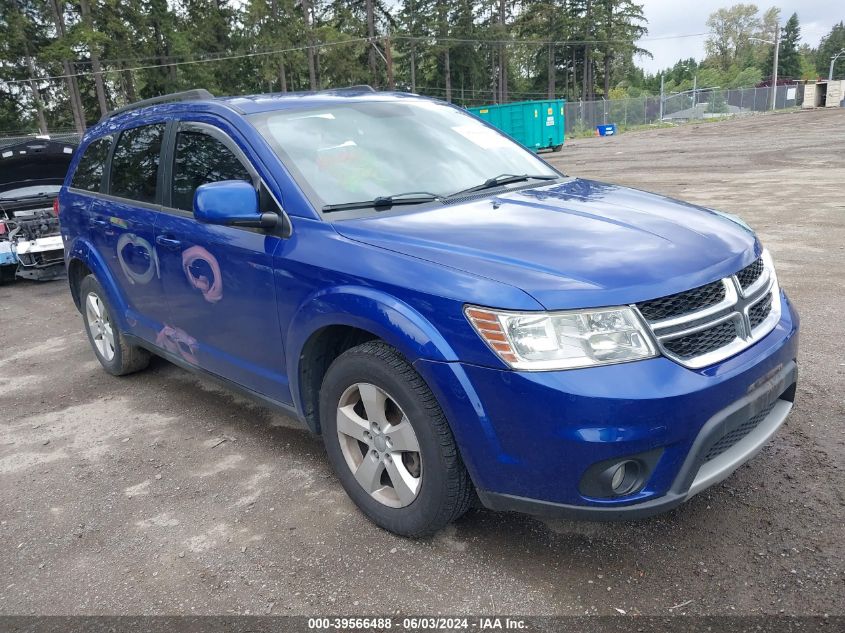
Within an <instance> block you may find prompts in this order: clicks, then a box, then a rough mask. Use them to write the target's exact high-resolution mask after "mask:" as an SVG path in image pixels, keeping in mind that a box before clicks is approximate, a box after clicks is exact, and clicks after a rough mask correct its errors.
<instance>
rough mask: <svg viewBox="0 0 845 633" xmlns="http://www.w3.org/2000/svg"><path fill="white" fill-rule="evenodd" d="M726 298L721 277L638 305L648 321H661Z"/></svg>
mask: <svg viewBox="0 0 845 633" xmlns="http://www.w3.org/2000/svg"><path fill="white" fill-rule="evenodd" d="M724 299H725V284H724V283H722V280H721V279H720V280H719V281H714V282H713V283H709V284H705V285H703V286H699V287H698V288H693V289H692V290H685V291H684V292H679V293H677V294H674V295H669V296H668V297H661V298H659V299H652V300H651V301H645V302H643V303H639V304H637V307H638V308H639V309H640V312H641V313H642V315H643V316H644V317H645V318H646V319H647V320H648V321H661V320H663V319H671V318H673V317H676V316H681V315H682V314H687V313H689V312H695V311H696V310H702V309H704V308H707V307H710V306H712V305H716V304H717V303H719V302H720V301H723V300H724Z"/></svg>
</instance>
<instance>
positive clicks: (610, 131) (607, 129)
mask: <svg viewBox="0 0 845 633" xmlns="http://www.w3.org/2000/svg"><path fill="white" fill-rule="evenodd" d="M596 132H598V136H616V124H615V123H611V124H609V125H597V126H596Z"/></svg>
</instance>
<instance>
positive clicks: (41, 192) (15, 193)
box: [0, 185, 62, 200]
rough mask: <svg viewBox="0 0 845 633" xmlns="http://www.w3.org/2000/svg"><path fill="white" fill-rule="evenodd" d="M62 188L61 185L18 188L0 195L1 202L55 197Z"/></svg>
mask: <svg viewBox="0 0 845 633" xmlns="http://www.w3.org/2000/svg"><path fill="white" fill-rule="evenodd" d="M61 188H62V186H61V185H32V186H30V187H18V188H17V189H10V190H9V191H4V192H2V193H0V200H17V199H18V198H29V197H32V196H55V195H56V194H58V193H59V190H60V189H61Z"/></svg>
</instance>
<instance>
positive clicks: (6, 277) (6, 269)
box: [0, 264, 18, 286]
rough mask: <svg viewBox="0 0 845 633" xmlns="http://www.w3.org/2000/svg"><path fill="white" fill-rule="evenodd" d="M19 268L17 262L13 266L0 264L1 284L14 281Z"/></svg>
mask: <svg viewBox="0 0 845 633" xmlns="http://www.w3.org/2000/svg"><path fill="white" fill-rule="evenodd" d="M17 269H18V266H17V264H13V265H11V266H0V286H3V285H6V284H10V283H12V282H14V281H15V276H16V274H17Z"/></svg>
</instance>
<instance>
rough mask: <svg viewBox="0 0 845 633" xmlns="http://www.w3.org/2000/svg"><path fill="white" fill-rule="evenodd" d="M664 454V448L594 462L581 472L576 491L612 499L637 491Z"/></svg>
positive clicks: (593, 496)
mask: <svg viewBox="0 0 845 633" xmlns="http://www.w3.org/2000/svg"><path fill="white" fill-rule="evenodd" d="M662 454H663V448H655V449H652V450H650V451H647V452H644V453H637V454H634V455H626V456H619V457H615V458H611V459H605V460H603V461H600V462H596V463H595V464H593V465H592V466H590V467H589V468H587V470H586V471H584V474H583V475H582V476H581V481H580V483H579V484H578V490H579V492H580V493H581V494H582V495H583V496H585V497H592V498H594V499H615V498H618V497H626V496H629V495H633V494H636V493H638V492H640V491H641V490H642V489H643V488H644V487H645V485H646V482H647V481H648V478H649V477H650V476H651V473H652V472H653V471H654V467H655V466H656V465H657V462H658V461H659V459H660V456H661V455H662Z"/></svg>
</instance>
